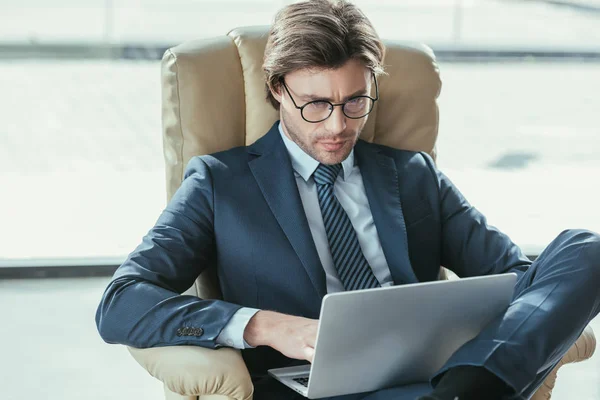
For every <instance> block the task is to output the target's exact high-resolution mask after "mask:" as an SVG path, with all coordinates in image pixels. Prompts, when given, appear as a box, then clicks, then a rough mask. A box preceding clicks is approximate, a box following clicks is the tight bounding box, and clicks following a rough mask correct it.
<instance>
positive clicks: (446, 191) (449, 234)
mask: <svg viewBox="0 0 600 400" xmlns="http://www.w3.org/2000/svg"><path fill="white" fill-rule="evenodd" d="M422 154H423V156H424V157H425V159H426V161H427V164H428V165H429V168H430V170H431V172H432V174H433V177H434V180H435V183H436V184H437V186H438V188H437V189H438V193H439V204H440V218H441V224H442V230H441V234H442V237H441V264H442V266H444V267H446V268H448V269H449V270H451V271H453V272H454V273H456V274H457V275H458V276H460V277H469V276H480V275H491V274H499V273H505V272H516V273H517V274H518V275H520V274H521V273H522V272H523V271H526V270H527V268H528V267H529V265H530V264H531V261H530V260H529V259H528V258H527V257H526V256H525V255H524V254H523V252H522V251H521V249H520V248H519V247H518V246H517V245H516V244H515V243H513V242H512V241H511V239H510V238H509V237H508V236H507V235H506V234H504V233H502V232H500V231H499V230H498V229H497V228H495V227H493V226H491V225H489V224H488V223H487V220H486V218H485V216H483V214H481V213H480V212H479V211H478V210H477V209H476V208H475V207H473V206H472V205H471V204H469V202H468V201H467V200H466V199H465V197H464V196H463V195H462V194H461V193H460V191H459V190H458V189H457V188H456V186H454V184H453V183H452V182H451V181H450V179H448V177H447V176H446V175H444V174H443V173H442V172H441V171H439V170H438V169H437V168H436V167H435V165H434V163H433V160H432V159H431V158H430V157H429V155H427V154H426V153H422Z"/></svg>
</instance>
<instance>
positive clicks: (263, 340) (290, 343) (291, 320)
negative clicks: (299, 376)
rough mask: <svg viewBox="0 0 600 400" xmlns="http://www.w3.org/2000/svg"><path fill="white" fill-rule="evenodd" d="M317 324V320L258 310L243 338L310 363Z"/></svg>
mask: <svg viewBox="0 0 600 400" xmlns="http://www.w3.org/2000/svg"><path fill="white" fill-rule="evenodd" d="M318 324H319V320H318V319H308V318H303V317H295V316H292V315H286V314H280V313H276V312H273V311H259V312H257V313H256V314H254V316H253V317H252V318H251V319H250V322H248V325H246V329H245V330H244V340H245V341H246V343H248V344H249V345H250V346H254V347H256V346H270V347H272V348H274V349H275V350H277V351H279V352H280V353H282V354H283V355H284V356H286V357H289V358H295V359H297V360H308V361H309V362H311V363H312V360H313V357H314V354H315V341H316V340H317V327H318Z"/></svg>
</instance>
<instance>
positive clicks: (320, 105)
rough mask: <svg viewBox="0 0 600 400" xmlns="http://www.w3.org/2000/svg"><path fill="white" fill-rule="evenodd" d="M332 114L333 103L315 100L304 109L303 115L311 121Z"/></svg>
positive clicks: (319, 119) (322, 118) (317, 120)
mask: <svg viewBox="0 0 600 400" xmlns="http://www.w3.org/2000/svg"><path fill="white" fill-rule="evenodd" d="M329 115H331V104H329V103H328V102H326V101H313V102H311V103H308V104H307V105H306V106H304V108H303V109H302V116H303V117H304V119H305V120H307V121H310V122H319V121H322V120H324V119H327V117H329Z"/></svg>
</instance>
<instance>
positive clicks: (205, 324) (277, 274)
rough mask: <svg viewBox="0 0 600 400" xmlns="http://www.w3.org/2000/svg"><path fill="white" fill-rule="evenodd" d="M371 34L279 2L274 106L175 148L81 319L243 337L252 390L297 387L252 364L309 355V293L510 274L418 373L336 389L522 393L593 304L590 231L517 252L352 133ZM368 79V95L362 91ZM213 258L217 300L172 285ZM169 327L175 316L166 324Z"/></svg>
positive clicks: (268, 65) (157, 341)
mask: <svg viewBox="0 0 600 400" xmlns="http://www.w3.org/2000/svg"><path fill="white" fill-rule="evenodd" d="M383 57H384V47H383V44H382V43H381V41H380V39H379V37H378V36H377V34H376V32H375V30H374V29H373V27H372V26H371V24H370V22H369V21H368V20H367V18H366V17H365V16H364V15H363V14H362V13H361V12H360V11H359V10H358V9H357V8H356V7H355V6H353V5H351V4H349V3H347V2H345V1H328V0H314V1H308V2H303V3H297V4H292V5H289V6H287V7H285V8H284V9H283V10H281V11H280V12H279V14H278V15H277V17H276V19H275V22H274V24H273V27H272V30H271V32H270V36H269V40H268V44H267V48H266V51H265V59H264V70H265V74H266V87H267V97H268V100H269V101H270V102H271V103H272V104H273V106H274V107H276V108H278V109H279V112H280V122H277V123H276V124H275V125H274V126H273V127H272V129H271V130H270V131H269V132H268V133H267V134H266V135H265V136H264V137H262V138H261V139H259V140H258V141H257V142H256V143H254V144H252V145H250V146H248V147H241V148H236V149H232V150H229V151H225V152H221V153H217V154H213V155H209V156H202V157H195V158H193V159H192V160H191V161H190V162H189V164H188V167H187V170H186V174H185V179H184V181H183V182H182V184H181V187H180V188H179V190H178V191H177V192H176V193H175V195H174V196H173V198H172V200H171V201H170V202H169V204H168V205H167V207H166V209H165V210H164V212H163V213H162V214H161V216H160V217H159V219H158V221H157V223H156V225H155V226H154V227H153V228H152V229H151V230H150V232H149V233H148V234H147V235H146V236H145V237H144V239H143V241H142V244H140V245H139V246H138V248H137V249H136V250H135V251H133V252H132V253H131V254H130V255H129V257H128V258H127V260H126V261H125V262H124V263H123V265H122V266H121V267H120V268H119V269H118V270H117V272H116V273H115V276H114V278H113V280H112V282H111V283H110V285H109V286H108V288H107V290H106V292H105V294H104V297H103V299H102V302H101V304H100V306H99V308H98V312H97V315H96V322H97V325H98V329H99V332H100V334H101V336H102V337H103V338H104V340H106V341H107V342H110V343H122V344H126V345H129V346H133V347H139V348H145V347H155V346H170V345H198V346H203V347H208V348H218V347H222V346H230V347H236V348H240V349H244V350H243V351H242V355H243V357H244V360H245V362H246V365H247V366H248V369H249V371H250V373H251V376H252V379H253V383H254V387H255V397H254V398H255V399H256V400H263V399H293V398H298V397H299V395H296V394H295V393H294V392H292V391H291V390H289V389H287V388H286V387H284V386H283V385H281V384H279V383H278V382H275V381H274V380H272V379H271V378H269V377H268V376H267V374H266V370H267V369H269V368H275V367H283V366H288V365H293V364H297V363H302V362H306V361H309V362H310V361H311V360H312V357H313V352H314V343H315V338H316V330H317V323H318V321H317V320H316V318H318V316H319V310H320V305H321V299H322V298H323V296H324V295H325V294H326V293H331V292H336V291H341V290H355V289H364V288H373V287H379V286H389V285H400V284H406V283H414V282H419V281H431V280H435V279H437V276H438V272H439V266H440V265H443V266H445V267H447V268H449V269H451V270H453V271H454V272H456V273H457V274H458V275H459V276H476V275H488V274H497V273H503V272H516V273H517V274H518V283H517V286H516V288H515V298H514V301H513V302H512V303H511V305H510V306H509V308H508V310H507V312H506V313H505V314H504V315H502V316H501V317H499V318H497V319H496V320H494V322H493V323H491V324H490V325H489V326H488V327H486V328H485V329H484V330H483V331H482V332H481V334H480V335H479V336H478V337H477V338H475V339H474V340H472V341H470V342H468V343H467V344H466V345H464V346H463V347H462V348H460V349H459V350H458V351H457V352H456V353H455V354H454V355H453V356H452V357H451V359H450V360H449V361H448V362H447V364H446V365H445V366H444V367H443V368H442V369H441V370H440V371H439V372H438V373H437V374H436V375H435V376H433V377H432V380H431V384H432V386H433V387H434V389H433V388H432V386H430V385H429V383H423V384H422V385H412V386H410V387H398V388H393V389H388V390H382V391H379V392H375V393H363V394H356V395H349V396H341V397H339V399H344V400H350V399H352V400H354V399H362V398H365V399H369V400H375V399H414V398H415V397H417V396H422V397H421V399H438V400H445V399H455V398H458V399H460V400H467V399H503V398H516V399H523V398H527V397H528V396H530V395H531V394H532V393H533V392H534V391H535V389H536V388H537V386H538V385H539V384H540V383H541V382H542V381H543V379H544V377H545V376H546V375H547V374H548V373H549V372H550V371H551V369H552V368H553V367H554V365H556V364H557V363H558V362H559V360H560V359H561V357H562V355H563V354H564V353H565V352H566V351H567V350H568V349H569V347H570V346H571V344H572V343H573V342H574V341H575V340H576V339H577V338H578V337H579V335H580V333H581V332H582V330H583V329H584V327H585V326H586V325H587V324H588V322H589V321H590V320H591V319H592V318H593V317H594V316H595V315H596V314H597V313H598V308H599V303H600V296H599V290H598V287H600V265H599V264H600V262H599V261H598V260H600V237H599V235H598V234H596V233H592V232H589V231H583V230H569V231H565V232H563V233H562V234H561V235H559V236H558V237H557V238H556V239H555V240H554V241H553V242H552V243H550V245H549V246H548V248H547V249H546V250H545V251H544V252H543V253H542V254H541V255H540V257H539V258H538V259H537V260H536V261H535V262H533V263H532V262H530V261H529V260H528V259H527V258H526V257H525V256H524V255H523V253H522V252H521V251H520V249H519V248H518V247H517V246H516V245H515V244H514V243H512V242H511V241H510V239H509V238H508V237H507V236H506V235H504V234H502V233H501V232H499V231H498V230H496V229H494V228H493V227H490V226H488V225H487V223H486V220H485V218H484V217H483V216H482V215H481V214H480V213H479V212H478V211H477V210H476V209H475V208H473V207H472V206H470V205H469V204H468V202H467V201H466V200H465V199H464V197H463V196H462V195H461V194H460V192H459V191H458V190H457V189H456V188H455V187H454V186H453V185H452V183H451V182H450V181H449V180H448V178H447V177H446V176H445V175H444V174H442V173H441V172H440V171H438V170H437V169H436V167H435V165H434V163H433V162H432V160H431V158H430V157H429V156H428V155H426V154H423V153H418V152H411V151H401V150H395V149H391V148H388V147H385V146H380V145H374V144H369V143H366V142H363V141H360V140H358V137H359V134H360V132H361V130H362V129H363V127H364V126H365V123H366V120H367V118H368V114H369V112H370V111H371V110H372V107H373V105H374V103H375V102H376V101H377V98H378V90H377V76H378V75H380V74H382V73H383V64H382V63H383ZM372 93H374V94H373V95H372ZM211 265H216V267H217V271H218V275H219V282H220V286H221V291H222V293H223V300H202V299H198V298H195V297H190V296H178V294H179V293H181V292H183V291H184V290H186V289H187V288H188V287H190V286H191V285H192V283H193V282H194V280H195V279H196V277H197V276H198V275H199V274H200V273H201V272H202V271H203V270H204V269H205V268H207V267H208V266H211ZM182 327H183V328H187V329H183V328H182Z"/></svg>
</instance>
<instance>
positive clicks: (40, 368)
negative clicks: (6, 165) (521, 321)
mask: <svg viewBox="0 0 600 400" xmlns="http://www.w3.org/2000/svg"><path fill="white" fill-rule="evenodd" d="M108 281H109V279H108V278H82V279H58V280H13V281H10V280H9V281H0V304H1V305H2V307H0V321H2V324H1V325H0V343H2V347H1V349H2V351H1V354H2V356H1V362H0V399H2V400H29V399H44V400H75V399H86V400H106V399H111V400H132V399H144V400H159V399H162V398H163V395H162V385H161V383H160V382H158V381H157V380H155V379H154V378H152V377H151V376H150V375H148V374H147V373H146V372H145V371H144V370H143V369H142V368H141V367H140V366H139V365H138V364H137V363H136V362H135V361H134V360H133V358H132V357H131V356H130V355H129V353H128V352H127V350H126V349H125V348H124V347H122V346H119V345H108V344H105V343H104V342H103V341H102V339H101V338H100V337H99V336H98V333H97V331H96V326H95V323H94V315H95V312H96V307H97V305H98V303H99V301H100V297H101V295H102V293H103V291H104V288H105V286H106V285H107V283H108ZM593 326H594V327H595V329H596V333H597V334H600V318H597V319H596V320H595V321H593ZM553 399H555V400H575V399H576V400H600V351H598V353H597V354H596V355H595V356H594V357H593V358H592V359H591V360H589V361H586V362H584V363H580V364H573V365H567V366H565V367H563V368H562V369H561V370H560V376H559V380H558V385H557V387H556V389H555V394H554V396H553Z"/></svg>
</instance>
